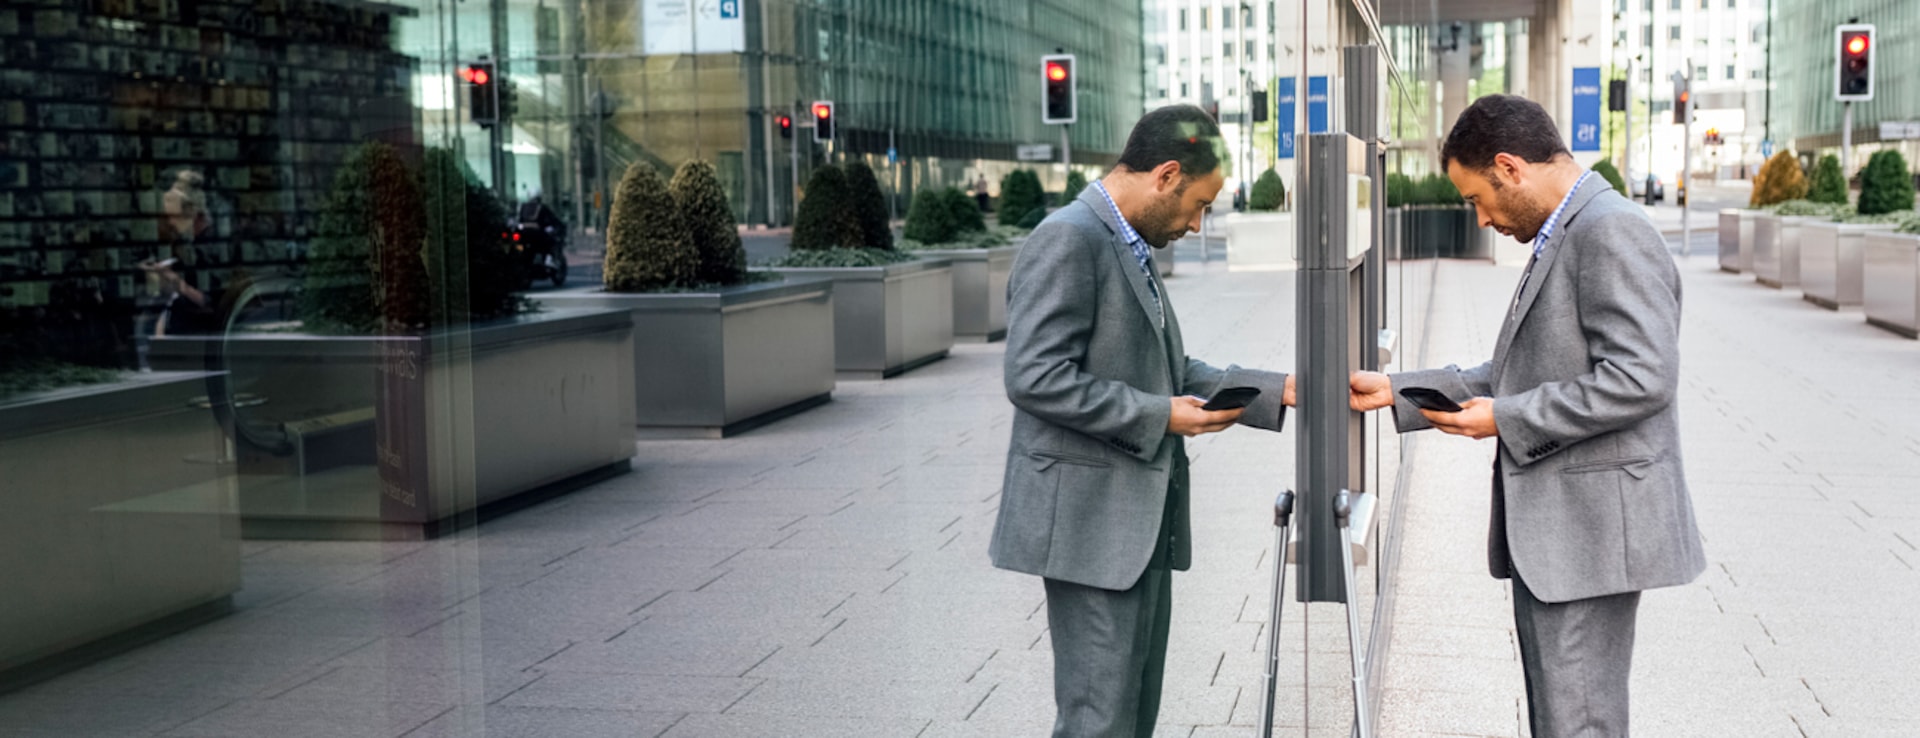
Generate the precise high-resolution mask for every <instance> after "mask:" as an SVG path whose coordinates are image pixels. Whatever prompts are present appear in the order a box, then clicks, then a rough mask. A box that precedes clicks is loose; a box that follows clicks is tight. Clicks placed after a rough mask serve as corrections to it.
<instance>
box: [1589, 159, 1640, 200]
mask: <svg viewBox="0 0 1920 738" xmlns="http://www.w3.org/2000/svg"><path fill="white" fill-rule="evenodd" d="M1593 171H1594V172H1595V173H1597V174H1599V175H1600V177H1601V178H1602V179H1605V180H1607V184H1610V185H1613V189H1614V190H1615V191H1616V192H1619V193H1620V194H1621V195H1622V196H1624V197H1632V195H1629V194H1627V179H1626V178H1625V177H1622V176H1620V170H1619V169H1616V168H1614V166H1613V162H1610V161H1607V160H1606V159H1601V160H1600V161H1597V162H1594V163H1593Z"/></svg>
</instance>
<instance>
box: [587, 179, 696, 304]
mask: <svg viewBox="0 0 1920 738" xmlns="http://www.w3.org/2000/svg"><path fill="white" fill-rule="evenodd" d="M605 270H606V287H607V290H608V291H609V292H644V291H647V290H655V289H660V288H665V287H684V286H689V285H692V284H694V283H695V281H696V280H698V278H699V273H700V253H699V252H698V251H696V250H694V247H693V238H692V237H691V236H690V235H688V233H687V224H686V221H684V220H683V219H681V217H680V209H679V206H677V205H676V204H675V203H674V201H673V193H672V192H669V191H668V190H667V183H666V181H665V180H663V179H661V178H660V173H659V172H656V171H654V170H653V165H651V164H648V163H646V162H634V163H633V166H630V167H627V173H626V174H625V175H623V176H622V177H621V178H620V186H619V188H617V189H615V190H614V194H613V213H612V214H611V215H609V216H608V220H607V259H606V264H605Z"/></svg>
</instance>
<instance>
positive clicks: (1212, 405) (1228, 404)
mask: <svg viewBox="0 0 1920 738" xmlns="http://www.w3.org/2000/svg"><path fill="white" fill-rule="evenodd" d="M1259 396H1260V388H1259V387H1228V388H1226V389H1223V390H1220V391H1219V392H1215V393H1213V397H1211V398H1208V399H1207V404H1205V405H1201V406H1200V409H1201V410H1208V411H1212V410H1239V409H1240V408H1243V407H1246V406H1248V405H1251V404H1253V398H1255V397H1259Z"/></svg>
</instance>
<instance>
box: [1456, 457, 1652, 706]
mask: <svg viewBox="0 0 1920 738" xmlns="http://www.w3.org/2000/svg"><path fill="white" fill-rule="evenodd" d="M1505 507H1506V489H1505V485H1503V484H1501V483H1500V468H1499V466H1498V464H1496V465H1495V466H1494V483H1493V512H1494V515H1493V520H1494V528H1493V533H1494V535H1492V536H1489V537H1488V540H1489V541H1490V542H1494V543H1500V544H1503V543H1504V541H1505V539H1506V526H1505V525H1504V520H1503V518H1504V515H1503V514H1502V512H1503V510H1504V509H1505ZM1505 548H1506V547H1505V546H1504V545H1500V546H1499V548H1498V549H1496V550H1495V551H1492V552H1490V553H1493V554H1494V555H1499V556H1504V555H1505V554H1506V551H1505V550H1504V549H1505ZM1508 570H1509V573H1510V574H1511V578H1512V581H1513V624H1514V629H1515V631H1517V633H1518V635H1519V638H1520V665H1521V671H1522V673H1524V674H1525V676H1526V680H1527V714H1528V722H1529V724H1530V726H1531V727H1532V732H1533V738H1572V737H1573V736H1589V737H1591V738H1616V737H1624V736H1626V735H1627V730H1628V725H1627V723H1628V720H1627V717H1628V710H1627V682H1628V680H1629V677H1630V676H1631V675H1632V673H1633V634H1634V624H1635V621H1636V619H1637V618H1638V613H1639V609H1640V593H1639V592H1626V593H1623V594H1615V595H1606V596H1604V597H1590V598H1587V599H1581V600H1573V601H1571V602H1541V601H1540V599H1539V598H1537V597H1535V596H1534V595H1533V590H1531V589H1529V588H1528V587H1527V583H1526V582H1525V581H1524V580H1523V578H1522V577H1521V576H1520V572H1519V571H1517V570H1514V569H1513V568H1512V560H1511V559H1509V560H1508Z"/></svg>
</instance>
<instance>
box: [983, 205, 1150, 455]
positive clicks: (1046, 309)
mask: <svg viewBox="0 0 1920 738" xmlns="http://www.w3.org/2000/svg"><path fill="white" fill-rule="evenodd" d="M1069 207H1072V206H1069ZM1098 245H1099V244H1097V243H1090V241H1089V239H1088V238H1087V237H1085V236H1083V235H1081V234H1080V233H1079V231H1078V230H1077V229H1075V228H1074V227H1073V226H1072V225H1071V224H1068V223H1063V222H1058V221H1049V222H1047V223H1043V224H1041V226H1040V227H1039V228H1036V229H1034V231H1033V234H1032V235H1030V236H1029V237H1028V238H1027V243H1026V245H1025V246H1023V247H1021V249H1020V256H1019V260H1018V261H1019V263H1018V264H1016V265H1015V267H1014V269H1013V273H1012V276H1011V278H1010V280H1009V282H1008V285H1007V354H1006V366H1005V373H1004V379H1005V382H1006V387H1007V399H1008V400H1010V401H1012V402H1013V405H1014V406H1015V407H1018V408H1020V409H1021V410H1024V411H1026V412H1028V413H1031V414H1033V415H1034V416H1036V417H1038V418H1040V419H1042V420H1046V421H1047V422H1050V423H1053V424H1055V425H1059V426H1063V427H1066V428H1070V429H1072V430H1075V431H1078V432H1080V433H1082V434H1084V435H1087V436H1090V437H1093V438H1097V439H1099V440H1100V441H1102V442H1104V443H1106V444H1108V445H1110V446H1113V447H1114V448H1117V449H1120V450H1121V451H1125V452H1126V453H1128V454H1130V455H1132V456H1134V457H1137V458H1139V459H1140V460H1142V461H1149V462H1150V461H1152V460H1153V457H1154V454H1155V453H1156V452H1157V451H1158V450H1159V447H1160V441H1161V440H1162V439H1163V438H1165V437H1166V435H1167V418H1168V416H1170V415H1171V414H1172V408H1171V401H1170V398H1167V397H1160V396H1157V395H1154V394H1150V393H1147V392H1144V391H1141V390H1139V389H1136V388H1134V387H1133V386H1131V385H1128V384H1126V383H1125V382H1121V381H1118V380H1113V379H1107V378H1103V377H1098V376H1095V375H1093V374H1090V373H1088V372H1087V371H1086V369H1085V368H1084V367H1083V366H1082V362H1084V361H1085V360H1086V355H1087V349H1088V342H1089V340H1090V338H1091V336H1092V335H1093V325H1094V320H1095V319H1096V317H1097V316H1096V315H1095V313H1096V312H1097V311H1096V306H1097V305H1098V304H1099V303H1100V301H1099V299H1098V291H1099V279H1098V275H1097V273H1096V270H1097V269H1098V268H1099V267H1100V264H1099V263H1098V262H1097V260H1096V259H1097V257H1098V254H1099V252H1100V249H1098V248H1097V246H1098Z"/></svg>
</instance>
